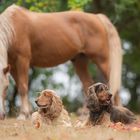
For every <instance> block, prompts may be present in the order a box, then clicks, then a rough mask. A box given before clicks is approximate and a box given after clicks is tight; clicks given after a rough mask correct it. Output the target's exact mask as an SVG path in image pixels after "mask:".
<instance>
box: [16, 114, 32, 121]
mask: <svg viewBox="0 0 140 140" xmlns="http://www.w3.org/2000/svg"><path fill="white" fill-rule="evenodd" d="M29 118H30V115H26V114H23V113H21V114H20V115H19V116H18V117H17V120H22V121H25V120H27V119H29Z"/></svg>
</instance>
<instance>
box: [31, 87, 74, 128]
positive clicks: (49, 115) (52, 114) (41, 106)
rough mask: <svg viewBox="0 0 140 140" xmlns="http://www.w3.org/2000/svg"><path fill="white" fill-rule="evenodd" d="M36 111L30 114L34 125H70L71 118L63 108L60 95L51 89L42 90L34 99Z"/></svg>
mask: <svg viewBox="0 0 140 140" xmlns="http://www.w3.org/2000/svg"><path fill="white" fill-rule="evenodd" d="M35 102H36V104H37V106H38V111H36V112H34V113H33V114H32V122H33V124H34V125H35V127H37V128H38V127H40V125H42V124H43V123H44V124H47V125H63V126H66V127H70V126H71V120H70V117H69V115H68V112H67V111H66V110H65V109H64V106H63V104H62V101H61V99H60V97H58V96H57V95H56V93H55V91H53V90H49V89H46V90H43V91H42V92H41V93H40V96H39V97H38V98H37V99H36V101H35Z"/></svg>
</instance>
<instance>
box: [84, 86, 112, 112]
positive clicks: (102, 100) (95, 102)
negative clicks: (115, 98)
mask: <svg viewBox="0 0 140 140" xmlns="http://www.w3.org/2000/svg"><path fill="white" fill-rule="evenodd" d="M111 97H112V94H110V93H109V88H108V87H107V85H105V84H103V83H96V84H94V85H92V86H90V87H89V88H88V98H87V107H88V108H89V110H90V111H99V110H100V107H101V106H108V105H110V104H111Z"/></svg>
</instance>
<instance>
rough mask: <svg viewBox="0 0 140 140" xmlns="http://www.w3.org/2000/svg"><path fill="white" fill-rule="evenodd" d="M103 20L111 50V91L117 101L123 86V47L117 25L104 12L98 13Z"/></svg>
mask: <svg viewBox="0 0 140 140" xmlns="http://www.w3.org/2000/svg"><path fill="white" fill-rule="evenodd" d="M97 16H98V17H99V19H100V20H101V22H102V23H103V25H104V27H105V29H106V31H107V34H108V43H109V50H110V77H109V87H110V91H111V93H112V94H113V96H114V100H115V103H116V104H118V102H119V101H117V100H118V99H117V96H118V95H117V96H116V94H118V91H119V90H120V86H121V71H122V70H121V69H122V48H121V41H120V37H119V35H118V32H117V30H116V28H115V26H114V25H113V24H112V23H111V21H110V20H109V19H108V18H107V17H106V16H105V15H103V14H97Z"/></svg>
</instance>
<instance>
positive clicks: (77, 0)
mask: <svg viewBox="0 0 140 140" xmlns="http://www.w3.org/2000/svg"><path fill="white" fill-rule="evenodd" d="M89 2H91V0H68V6H69V8H70V9H72V10H83V8H84V7H85V5H87V4H88V3H89Z"/></svg>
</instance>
